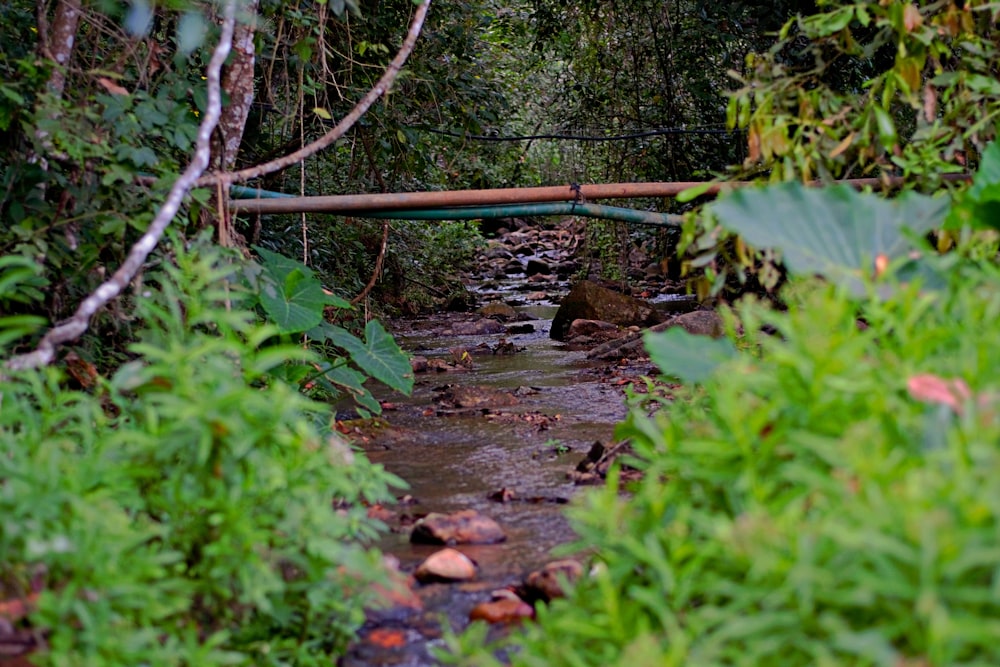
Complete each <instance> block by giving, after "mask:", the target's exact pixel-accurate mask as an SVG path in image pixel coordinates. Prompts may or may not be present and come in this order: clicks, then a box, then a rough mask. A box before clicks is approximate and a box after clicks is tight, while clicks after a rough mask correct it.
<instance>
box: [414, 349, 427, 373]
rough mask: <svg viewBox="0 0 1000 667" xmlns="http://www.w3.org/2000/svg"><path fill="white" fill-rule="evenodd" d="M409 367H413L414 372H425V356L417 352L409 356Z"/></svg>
mask: <svg viewBox="0 0 1000 667" xmlns="http://www.w3.org/2000/svg"><path fill="white" fill-rule="evenodd" d="M410 368H411V369H413V372H414V373H426V372H427V369H428V362H427V357H422V356H420V355H419V354H417V355H414V356H413V357H411V358H410Z"/></svg>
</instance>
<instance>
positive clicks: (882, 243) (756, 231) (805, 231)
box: [712, 183, 948, 281]
mask: <svg viewBox="0 0 1000 667" xmlns="http://www.w3.org/2000/svg"><path fill="white" fill-rule="evenodd" d="M947 208H948V200H947V199H946V198H944V197H928V196H925V195H921V194H917V193H913V192H907V193H905V194H903V195H901V196H899V197H897V198H895V199H884V198H882V197H879V196H876V195H873V194H862V193H858V192H855V191H854V190H853V189H852V188H850V187H848V186H846V185H836V186H833V187H829V188H809V187H806V186H804V185H802V184H800V183H782V184H779V185H773V186H770V187H767V188H761V189H745V190H737V191H735V192H734V193H732V194H730V195H729V196H727V197H726V198H724V199H721V200H719V201H718V202H716V203H715V204H713V205H712V211H713V212H714V213H715V215H716V216H717V217H718V219H719V222H720V223H721V224H722V225H723V226H724V227H725V228H726V229H729V230H730V231H733V232H736V233H737V234H739V235H740V236H742V237H743V238H744V239H746V241H748V242H749V243H750V244H752V245H755V246H757V247H766V248H777V249H779V250H780V251H781V254H782V257H783V259H784V262H785V265H786V266H787V267H788V270H789V271H790V272H792V273H794V274H798V275H814V274H820V275H823V276H825V277H827V278H829V279H832V280H836V281H843V280H845V279H846V280H850V279H851V278H852V277H858V276H860V275H862V274H864V275H868V274H871V273H873V270H874V262H875V260H876V258H878V257H879V256H885V258H886V259H888V260H889V261H892V260H894V259H898V258H900V257H903V256H905V255H906V254H907V253H908V252H909V251H910V250H911V249H912V247H913V244H912V243H911V242H910V238H911V237H912V236H913V235H916V236H921V235H923V234H926V233H927V232H929V231H930V230H932V229H935V228H937V227H939V226H940V225H941V222H942V221H943V219H944V215H945V212H946V211H947Z"/></svg>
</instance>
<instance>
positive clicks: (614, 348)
mask: <svg viewBox="0 0 1000 667" xmlns="http://www.w3.org/2000/svg"><path fill="white" fill-rule="evenodd" d="M645 356H648V355H647V354H646V348H644V347H643V346H642V337H641V335H640V334H629V335H628V336H625V337H623V338H618V339H615V340H610V341H607V342H605V343H602V344H601V345H598V346H597V347H595V348H594V349H592V350H591V351H590V352H588V353H587V358H588V359H600V360H601V361H615V360H618V359H638V358H640V357H645Z"/></svg>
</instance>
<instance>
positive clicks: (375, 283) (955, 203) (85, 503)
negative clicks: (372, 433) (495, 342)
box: [0, 0, 1000, 666]
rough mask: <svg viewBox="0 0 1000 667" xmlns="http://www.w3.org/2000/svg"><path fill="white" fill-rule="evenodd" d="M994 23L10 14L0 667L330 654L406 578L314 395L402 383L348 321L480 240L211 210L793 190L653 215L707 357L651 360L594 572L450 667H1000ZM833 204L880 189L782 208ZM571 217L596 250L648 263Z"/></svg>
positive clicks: (872, 12)
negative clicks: (239, 199) (3, 645)
mask: <svg viewBox="0 0 1000 667" xmlns="http://www.w3.org/2000/svg"><path fill="white" fill-rule="evenodd" d="M425 12H426V18H425V14H424V13H425ZM996 21H997V8H996V7H995V6H994V5H993V4H992V3H988V2H980V1H976V0H965V1H964V2H962V1H959V2H955V1H953V0H938V1H935V2H904V1H902V0H881V1H880V2H873V1H858V2H849V1H847V0H826V1H816V2H797V1H794V0H790V1H787V2H776V3H775V2H768V3H764V2H750V1H747V2H729V3H710V2H702V1H700V0H674V1H669V0H668V1H655V0H638V1H626V0H605V1H596V0H580V1H579V2H576V3H564V2H557V1H556V0H530V1H527V0H526V1H524V2H513V3H500V2H495V1H493V0H469V1H466V2H463V1H460V0H435V2H434V4H433V5H432V6H430V8H429V11H428V7H427V3H426V2H423V3H418V4H414V3H412V2H409V1H408V0H382V1H381V2H369V1H367V0H325V1H322V2H307V1H304V0H300V1H298V2H293V3H286V2H274V1H272V0H242V1H240V2H237V1H235V0H222V1H221V2H207V1H206V2H195V1H189V0H170V1H168V2H158V3H154V2H149V1H148V0H133V1H131V2H127V3H126V2H112V1H110V0H94V1H92V2H85V1H83V0H52V1H50V2H38V3H28V2H23V1H20V0H14V1H12V2H7V3H4V4H3V5H2V6H0V43H2V51H0V70H2V72H3V76H2V80H0V147H2V149H3V150H2V152H0V184H2V197H0V358H2V359H3V360H4V366H3V369H2V370H0V517H2V518H0V640H3V641H6V642H8V644H10V643H18V644H19V645H24V646H28V647H30V648H31V650H33V651H34V653H33V655H32V660H33V661H34V662H35V663H36V664H39V665H42V664H51V665H83V664H86V665H125V664H145V665H228V664H257V665H289V664H294V665H312V664H330V661H331V659H334V658H335V656H337V655H339V654H340V653H341V652H342V651H343V650H344V647H345V646H346V645H347V643H348V642H349V641H350V639H351V637H352V633H353V632H354V630H355V628H356V627H357V626H358V625H359V624H360V622H361V620H362V619H363V610H364V608H365V606H366V605H367V604H369V603H371V602H372V601H373V599H374V598H375V597H376V595H377V591H378V590H383V591H384V590H385V589H384V588H382V589H379V588H377V587H373V586H371V584H373V583H379V584H382V585H383V586H386V585H391V583H390V582H389V581H388V579H387V576H388V575H387V574H386V570H385V568H383V567H382V560H381V555H380V554H379V553H378V552H377V551H376V550H375V549H372V548H371V547H370V546H369V545H370V544H371V541H372V539H373V538H374V536H375V535H377V533H378V530H379V526H378V524H377V523H376V522H374V521H372V520H370V519H369V518H368V517H367V514H366V511H365V505H366V504H370V503H376V502H391V500H392V497H393V494H392V489H393V488H394V487H395V486H398V485H399V484H401V481H400V480H398V479H396V478H394V477H393V476H392V475H390V474H388V473H387V472H386V471H384V470H382V469H381V468H379V467H378V466H374V465H372V464H370V463H369V462H367V461H366V460H365V458H364V456H362V455H361V454H360V453H359V452H356V451H354V450H353V449H352V448H351V446H350V443H348V442H345V441H344V440H343V439H342V438H341V437H340V436H339V435H337V434H336V433H335V432H333V430H332V428H331V412H330V407H329V405H330V401H331V400H332V399H334V398H340V397H344V396H347V397H350V398H352V399H353V400H354V401H355V402H356V403H357V405H358V406H359V410H360V411H361V412H362V414H372V413H377V412H378V410H379V404H378V403H377V402H376V401H375V400H374V399H373V398H372V395H371V393H370V390H369V386H370V385H367V384H366V382H367V381H369V380H375V381H378V382H381V383H383V384H385V385H387V386H389V387H391V388H393V389H395V390H398V391H403V392H406V391H409V390H410V388H411V387H412V382H413V378H412V375H411V374H410V372H409V370H410V369H409V364H408V361H407V359H406V357H405V356H404V355H403V354H402V352H401V351H400V350H399V348H398V347H397V346H396V344H395V342H394V341H393V340H392V338H391V336H390V335H389V334H388V333H387V332H386V331H385V329H384V328H383V327H382V325H380V324H379V322H378V320H377V319H374V318H372V317H371V316H370V314H371V313H372V312H374V313H377V314H388V313H413V312H417V311H419V310H421V309H426V308H435V307H444V306H446V305H448V304H449V303H451V304H454V303H461V302H462V301H463V299H462V294H461V293H462V289H463V287H462V285H461V283H460V281H459V280H458V278H457V271H458V270H459V269H460V268H461V267H462V265H463V264H464V263H467V262H469V261H471V260H472V258H473V257H474V252H475V249H476V248H477V246H478V245H479V243H480V242H481V237H480V234H479V231H478V229H477V228H476V226H475V225H472V224H465V223H461V224H460V223H447V224H441V225H436V226H429V225H426V224H411V223H407V222H399V223H391V224H389V223H385V222H382V221H377V220H366V219H363V218H360V217H354V218H343V217H339V218H337V217H333V216H320V215H315V216H313V215H310V216H269V217H264V218H261V219H255V218H247V219H239V218H236V219H234V218H233V217H232V216H230V215H229V214H228V209H227V200H228V197H229V193H228V190H227V186H228V185H229V184H230V181H231V180H233V181H239V182H240V183H241V184H244V185H248V186H250V187H252V188H261V189H265V190H276V191H282V192H288V193H304V194H339V193H361V192H395V191H412V190H423V189H457V188H488V187H509V186H520V185H524V186H528V185H539V184H546V185H548V184H562V183H568V182H578V183H584V182H599V181H617V180H627V181H643V180H650V181H652V180H674V181H689V180H712V179H717V180H732V179H755V180H759V181H761V182H762V183H763V182H771V183H779V184H781V185H777V186H773V187H772V188H762V189H760V190H759V191H758V190H754V191H752V192H750V193H747V194H736V195H730V196H728V197H723V198H721V199H720V200H719V201H718V202H717V203H715V204H706V201H705V199H706V198H703V197H701V196H700V195H701V192H700V191H698V190H697V189H695V190H692V191H689V193H687V196H685V197H681V198H679V201H676V202H661V201H649V202H640V203H639V205H640V206H647V207H651V208H652V207H655V208H661V209H663V210H669V209H674V210H675V211H676V212H685V213H686V218H685V220H686V222H685V224H684V225H683V227H682V228H680V229H679V230H677V232H676V233H674V234H665V235H664V236H663V238H662V239H660V242H661V247H662V249H663V253H664V255H665V256H669V257H670V258H671V259H672V260H673V261H676V262H678V263H679V265H680V266H681V267H682V269H683V271H684V272H685V274H686V275H687V276H689V277H690V279H691V286H692V290H696V291H698V293H699V294H701V295H702V296H704V297H706V298H715V299H716V300H717V302H718V303H719V304H720V305H721V306H722V308H723V310H724V312H726V314H727V317H728V320H729V334H728V336H727V338H725V339H723V340H720V341H709V342H705V341H691V340H687V339H685V338H683V337H680V338H678V337H676V336H673V335H671V336H667V337H663V338H655V337H653V338H650V340H649V341H648V342H647V347H648V349H649V350H650V353H651V354H652V355H653V357H654V360H656V361H657V363H658V364H659V365H660V366H661V368H662V369H663V372H664V374H665V375H667V376H669V377H672V378H674V379H677V380H680V381H681V383H682V385H683V386H682V387H680V388H678V387H677V386H676V385H674V384H672V383H671V384H667V383H665V382H663V381H662V380H652V379H651V380H650V381H649V383H648V386H647V387H645V388H644V389H645V391H643V392H639V391H638V390H637V391H636V392H635V395H634V396H633V397H632V399H631V403H632V412H631V416H630V418H629V420H628V421H627V422H626V423H625V424H623V425H622V427H621V434H622V437H623V438H624V437H627V438H630V439H631V440H632V441H633V443H634V451H635V454H634V456H633V458H632V459H630V461H629V464H630V465H633V466H634V467H636V468H638V469H639V470H641V471H643V473H644V475H643V477H642V480H641V482H639V483H637V484H636V485H634V486H633V487H630V488H629V489H627V490H626V489H622V488H620V486H619V485H618V483H617V481H616V478H615V476H614V475H612V476H611V480H610V482H609V485H608V487H607V488H606V489H603V490H600V491H597V492H595V493H592V494H587V495H586V496H585V499H584V501H583V502H581V503H579V504H578V506H577V507H576V509H575V510H574V511H573V517H574V521H575V525H576V528H577V531H578V532H579V534H580V536H581V546H583V547H585V549H586V553H587V556H588V558H591V560H592V566H593V567H592V572H593V574H592V575H591V576H589V577H587V578H585V579H584V580H582V581H581V582H579V584H578V585H577V586H576V587H575V589H574V590H573V592H572V593H571V595H570V598H569V600H567V601H559V602H556V603H554V604H553V606H552V607H551V608H549V609H540V610H539V619H538V623H537V624H532V625H530V626H528V627H527V628H526V629H525V630H524V631H523V632H515V633H513V634H512V635H511V636H510V637H509V638H507V639H506V640H504V644H503V645H502V646H496V645H492V644H486V643H485V634H484V633H483V632H481V631H480V630H478V629H476V628H473V629H472V630H471V631H470V632H468V633H466V634H464V635H462V636H453V637H450V638H449V643H450V651H449V653H448V655H445V656H442V660H446V661H451V662H455V663H463V662H464V663H465V664H475V665H484V664H493V663H494V662H495V661H496V660H497V658H496V656H497V655H505V656H507V659H508V660H509V661H511V662H513V663H515V664H523V665H561V664H565V665H591V664H592V665H618V664H620V665H625V664H630V665H640V664H642V665H645V664H649V665H668V664H676V665H681V664H684V665H692V664H713V665H717V664H734V665H735V664H748V665H749V664H790V665H791V664H802V665H805V664H831V665H832V664H858V665H893V666H899V665H913V666H916V665H945V664H947V665H957V664H969V665H973V664H980V665H986V664H996V662H997V660H998V658H1000V656H998V655H997V646H996V642H995V641H994V640H993V637H995V636H996V635H997V632H998V628H997V627H996V624H997V621H996V618H997V612H998V611H1000V591H998V583H997V582H998V581H1000V570H998V569H997V563H998V559H1000V520H998V519H1000V505H998V504H997V499H998V498H1000V493H998V490H997V489H996V488H995V487H996V484H997V480H998V479H1000V474H997V473H998V470H997V467H998V464H1000V458H998V456H997V453H998V449H997V442H998V429H1000V421H998V419H997V414H998V412H997V410H998V406H997V396H998V395H1000V387H998V385H997V379H996V378H998V377H1000V373H998V370H1000V357H998V355H997V352H996V350H997V346H996V345H995V340H996V335H995V334H996V326H997V325H996V322H997V321H998V319H997V315H998V312H1000V302H998V300H997V296H996V295H997V294H998V293H1000V291H998V290H997V289H996V288H997V284H998V280H1000V274H998V271H997V266H996V253H997V240H996V232H995V230H994V228H995V227H997V222H996V215H995V212H996V201H998V200H1000V154H997V152H996V150H997V149H996V148H990V146H991V143H992V142H993V141H994V140H995V138H996V127H997V119H998V118H997V116H998V113H1000V83H998V79H997V66H998V65H997V64H998V62H1000V59H998V46H1000V44H998V38H997V27H996ZM408 31H409V32H408ZM411 49H412V52H410V50H411ZM407 56H408V58H407ZM404 60H405V64H403V61H404ZM400 65H402V67H401V68H400ZM386 77H388V79H386ZM380 80H382V81H383V82H385V81H388V84H389V85H383V84H382V83H379V82H380ZM373 90H375V91H377V92H378V93H379V95H374V96H373V95H372V94H371V91H373ZM366 96H367V97H368V98H370V99H368V102H369V104H370V108H368V109H367V113H364V114H363V115H362V114H358V113H357V109H356V106H355V105H356V104H357V103H358V102H359V101H360V100H362V99H364V98H366ZM343 119H352V120H354V121H356V122H353V123H349V122H346V121H344V120H343ZM316 141H319V142H326V143H327V144H328V145H325V147H323V148H322V149H321V150H320V149H315V148H314V149H311V150H304V151H303V154H307V155H306V157H304V158H303V159H298V158H286V156H288V155H290V154H293V153H294V152H295V151H299V150H302V149H304V148H307V147H309V146H310V145H311V144H313V143H314V142H316ZM262 164H269V165H271V166H270V167H268V168H267V169H259V170H255V167H256V166H257V165H262ZM247 169H248V170H250V171H252V172H253V173H252V174H246V173H245V174H243V175H242V176H240V177H238V178H232V179H229V180H227V179H228V178H229V177H227V176H226V174H231V173H234V172H235V173H239V171H240V170H247ZM971 174H975V178H974V180H973V181H972V183H971V185H970V184H969V178H968V177H969V176H970V175H971ZM952 176H957V177H959V178H956V179H952ZM854 177H867V178H871V179H873V181H872V184H873V188H874V189H875V190H879V191H882V190H883V187H881V186H885V188H884V189H885V190H889V186H891V187H892V188H893V189H894V191H895V192H899V191H902V194H900V195H899V196H896V197H894V198H892V199H885V198H883V197H882V196H881V195H877V194H874V193H872V192H866V193H864V194H856V193H854V192H852V191H849V190H846V189H841V188H834V189H830V190H822V191H816V190H807V189H805V188H803V187H801V186H800V185H798V184H801V183H804V182H811V181H814V180H820V181H824V182H827V183H829V182H832V181H835V180H839V179H843V178H854ZM775 211H778V212H779V213H780V215H778V216H775V214H774V212H775ZM763 221H768V222H769V223H773V224H771V225H770V226H769V225H767V224H764V222H763ZM594 229H595V231H594V232H592V234H594V239H593V241H594V246H595V248H597V249H598V250H597V251H599V248H600V247H601V244H610V243H614V242H617V241H619V240H621V238H622V237H625V239H626V240H627V239H628V236H629V234H630V232H629V231H628V230H627V229H625V228H623V227H621V226H619V225H613V224H607V225H603V226H596V227H595V228H594ZM161 236H162V239H161ZM780 276H786V277H787V280H784V281H782V280H779V277H780ZM747 286H749V288H750V289H749V291H750V292H751V293H755V292H756V293H765V292H768V291H770V290H777V289H779V288H780V293H779V294H778V295H777V297H776V300H777V301H778V302H779V303H780V304H781V307H780V308H774V307H772V306H768V305H766V303H764V302H762V301H760V300H758V299H756V298H754V296H753V294H751V296H750V297H747V298H745V299H740V300H736V298H735V296H734V295H737V294H739V293H741V291H743V292H745V291H747ZM730 306H731V307H730ZM47 332H49V333H48V334H47ZM52 332H58V333H57V335H53V333H52ZM764 332H767V333H764ZM305 341H308V342H307V343H306V342H305ZM712 342H714V343H715V345H711V346H710V345H709V343H712ZM679 358H688V359H689V358H704V359H706V360H707V361H706V363H705V364H702V365H701V366H700V367H698V368H688V367H679V366H677V365H676V360H677V359H679ZM623 491H627V493H623ZM331 503H332V509H331Z"/></svg>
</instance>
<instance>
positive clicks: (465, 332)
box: [444, 318, 507, 336]
mask: <svg viewBox="0 0 1000 667" xmlns="http://www.w3.org/2000/svg"><path fill="white" fill-rule="evenodd" d="M505 331H507V330H506V329H505V328H504V326H503V325H502V324H500V323H499V322H497V321H496V320H491V319H489V318H484V319H481V320H475V321H473V322H455V323H454V324H453V325H452V326H451V329H450V330H449V331H445V332H444V333H445V334H448V333H450V334H452V335H454V336H486V335H489V334H498V333H504V332H505Z"/></svg>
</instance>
